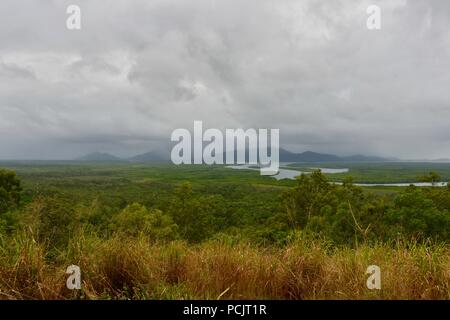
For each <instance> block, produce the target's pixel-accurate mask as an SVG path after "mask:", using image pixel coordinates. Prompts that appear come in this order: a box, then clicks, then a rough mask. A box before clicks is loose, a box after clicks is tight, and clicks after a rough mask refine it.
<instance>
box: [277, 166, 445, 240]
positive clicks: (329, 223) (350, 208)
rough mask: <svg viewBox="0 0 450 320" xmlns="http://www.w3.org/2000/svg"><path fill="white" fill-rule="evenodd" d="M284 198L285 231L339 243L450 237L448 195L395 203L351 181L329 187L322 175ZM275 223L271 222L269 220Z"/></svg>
mask: <svg viewBox="0 0 450 320" xmlns="http://www.w3.org/2000/svg"><path fill="white" fill-rule="evenodd" d="M297 181H298V185H297V186H296V187H295V188H293V189H291V190H288V191H286V192H285V193H284V196H283V206H282V207H283V208H284V210H285V211H284V212H282V213H280V216H281V217H284V218H285V221H286V224H285V225H286V226H289V227H290V228H293V229H304V230H306V231H308V232H310V233H314V234H319V235H323V236H325V237H326V238H328V239H331V240H333V241H334V242H335V243H340V244H352V243H357V242H359V241H368V240H371V239H372V240H385V241H388V240H389V239H395V238H396V237H398V236H401V237H405V238H422V239H429V238H436V239H440V240H443V241H448V240H449V238H450V234H449V230H450V214H449V211H448V210H449V208H450V192H449V191H450V190H449V189H448V188H426V189H420V188H415V187H410V188H407V189H406V190H405V191H404V192H402V193H400V194H398V195H397V196H396V197H395V199H394V200H393V201H390V200H389V199H386V198H383V197H379V196H374V195H373V194H370V193H364V192H363V191H362V189H361V188H358V187H355V186H354V185H353V184H352V183H351V181H350V180H348V181H346V182H344V183H343V185H332V184H329V183H328V182H327V181H326V179H325V177H324V176H323V175H322V174H321V172H320V171H316V172H314V173H313V174H311V175H310V176H307V175H302V176H301V177H299V178H298V180H297ZM271 222H272V221H271Z"/></svg>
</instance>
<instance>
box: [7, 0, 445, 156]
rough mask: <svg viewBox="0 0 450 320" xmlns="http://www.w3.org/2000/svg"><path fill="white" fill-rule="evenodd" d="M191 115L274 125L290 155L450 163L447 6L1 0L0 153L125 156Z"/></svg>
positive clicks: (415, 0)
mask: <svg viewBox="0 0 450 320" xmlns="http://www.w3.org/2000/svg"><path fill="white" fill-rule="evenodd" d="M72 4H74V5H78V6H79V7H80V9H81V29H80V30H69V29H67V27H66V20H67V18H68V17H69V15H68V14H67V13H66V9H67V7H68V6H69V5H72ZM372 4H375V5H378V6H379V7H380V9H381V29H380V30H369V29H368V28H367V26H366V21H367V18H368V17H369V15H368V14H367V12H366V9H367V7H368V6H369V5H372ZM194 120H201V121H203V126H204V127H205V128H218V129H221V130H224V129H225V128H244V129H248V128H255V129H258V128H259V129H263V128H267V129H270V128H273V129H275V128H276V129H280V139H281V145H282V147H284V148H287V149H288V150H290V151H294V152H302V151H306V150H310V151H315V152H323V153H333V154H338V155H351V154H366V155H377V156H386V157H397V158H403V159H424V158H428V159H431V158H450V125H449V123H450V1H448V0H431V1H425V0H410V1H408V0H386V1H381V0H371V1H364V0H363V1H361V0H345V1H342V0H335V1H329V0H109V1H100V0H79V1H76V0H68V1H66V0H40V1H35V0H2V1H0V159H73V158H76V157H79V156H82V155H84V154H86V153H90V152H108V153H112V154H114V155H117V156H132V155H135V154H139V153H144V152H147V151H151V150H154V149H157V148H161V147H162V146H167V145H170V144H171V142H170V135H171V133H172V131H173V130H175V129H177V128H186V129H189V130H191V131H192V130H193V122H194Z"/></svg>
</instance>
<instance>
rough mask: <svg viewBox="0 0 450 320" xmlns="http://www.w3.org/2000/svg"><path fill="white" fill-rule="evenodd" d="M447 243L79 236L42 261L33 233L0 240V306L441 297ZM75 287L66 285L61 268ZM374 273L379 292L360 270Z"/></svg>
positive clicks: (446, 290)
mask: <svg viewBox="0 0 450 320" xmlns="http://www.w3.org/2000/svg"><path fill="white" fill-rule="evenodd" d="M449 257H450V253H449V248H448V246H446V245H443V244H442V245H439V244H418V243H401V242H399V243H397V244H394V245H387V244H371V245H369V244H363V245H360V246H359V247H357V248H354V249H352V248H333V247H330V246H329V245H328V244H327V243H326V242H323V241H319V240H308V239H304V238H303V239H297V240H295V241H293V242H292V243H291V244H289V245H287V246H285V247H282V248H281V247H269V248H267V247H266V248H263V247H255V246H254V245H250V244H246V243H238V244H229V243H227V242H225V241H213V242H206V243H202V244H199V245H188V244H186V243H184V242H170V243H151V242H149V241H148V240H146V239H145V238H143V237H136V238H119V237H113V238H110V239H107V240H104V239H100V238H99V237H97V236H95V234H91V233H89V232H88V231H80V232H79V233H78V234H77V235H75V236H74V237H73V238H72V239H71V240H70V241H69V244H68V246H67V248H66V249H64V250H62V251H59V252H57V253H55V252H52V253H51V254H49V252H48V251H46V248H45V246H43V245H41V244H39V243H38V242H36V241H35V240H34V238H33V234H32V233H31V232H26V233H24V232H22V233H20V234H17V235H15V236H13V237H10V238H2V239H0V298H2V299H449V298H450V285H449V279H450V259H449ZM71 264H75V265H78V266H80V268H81V271H82V289H81V290H79V291H71V290H68V289H67V288H66V279H67V275H66V274H65V270H66V268H67V266H69V265H71ZM373 264H375V265H378V266H379V267H380V268H381V281H382V283H381V286H382V288H381V290H369V289H368V288H367V287H366V280H367V275H366V274H365V271H366V268H367V267H368V266H369V265H373Z"/></svg>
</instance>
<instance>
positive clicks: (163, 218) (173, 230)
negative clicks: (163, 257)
mask: <svg viewBox="0 0 450 320" xmlns="http://www.w3.org/2000/svg"><path fill="white" fill-rule="evenodd" d="M112 224H113V225H112V229H113V230H115V231H119V232H121V233H123V234H126V235H129V236H137V235H139V234H142V235H145V236H147V237H149V238H151V239H153V240H173V239H175V238H176V237H177V228H178V227H177V225H176V224H175V223H174V222H173V220H172V218H171V217H170V216H168V215H166V214H163V212H162V211H161V210H157V209H147V208H146V207H145V206H143V205H141V204H139V203H133V204H131V205H129V206H127V207H126V208H125V209H123V210H122V211H121V212H119V213H118V214H117V215H116V216H114V218H113V222H112Z"/></svg>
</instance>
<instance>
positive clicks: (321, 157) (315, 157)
mask: <svg viewBox="0 0 450 320" xmlns="http://www.w3.org/2000/svg"><path fill="white" fill-rule="evenodd" d="M246 154H248V152H247V153H246ZM224 159H225V157H224ZM76 160H78V161H92V162H101V161H105V162H108V161H130V162H144V163H145V162H150V163H166V162H170V154H169V152H167V151H166V152H158V151H152V152H147V153H143V154H138V155H135V156H132V157H129V158H119V157H116V156H114V155H111V154H109V153H101V152H94V153H90V154H87V155H85V156H83V157H81V158H78V159H76ZM386 161H398V159H388V158H382V157H375V156H365V155H352V156H344V157H340V156H337V155H333V154H325V153H317V152H312V151H305V152H302V153H294V152H290V151H288V150H285V149H280V162H386Z"/></svg>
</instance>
